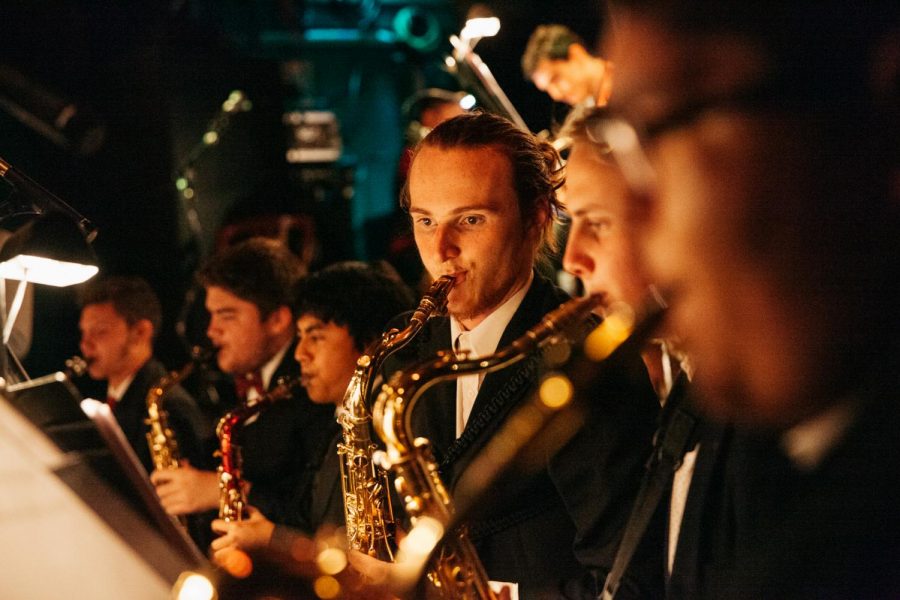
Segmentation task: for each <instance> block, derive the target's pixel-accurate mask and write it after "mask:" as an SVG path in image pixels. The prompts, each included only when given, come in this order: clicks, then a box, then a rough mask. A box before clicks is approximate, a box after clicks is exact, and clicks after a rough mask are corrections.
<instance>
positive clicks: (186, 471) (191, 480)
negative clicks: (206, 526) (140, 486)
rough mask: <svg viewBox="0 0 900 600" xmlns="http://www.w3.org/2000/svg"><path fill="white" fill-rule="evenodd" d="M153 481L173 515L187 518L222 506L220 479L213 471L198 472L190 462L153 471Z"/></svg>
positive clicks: (166, 508)
mask: <svg viewBox="0 0 900 600" xmlns="http://www.w3.org/2000/svg"><path fill="white" fill-rule="evenodd" d="M150 482H151V483H152V484H153V485H154V486H155V487H156V495H157V496H159V501H160V503H161V504H162V506H163V508H164V509H165V510H166V512H167V513H169V514H170V515H175V516H179V515H187V514H191V513H196V512H202V511H204V510H211V509H214V508H218V506H219V476H218V475H217V474H216V473H215V472H213V471H200V470H199V469H195V468H194V467H192V466H191V465H190V463H189V462H187V461H184V464H183V465H182V466H181V467H179V468H177V469H163V470H161V471H160V470H156V471H153V473H151V474H150Z"/></svg>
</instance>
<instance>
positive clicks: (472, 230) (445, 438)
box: [385, 113, 656, 598]
mask: <svg viewBox="0 0 900 600" xmlns="http://www.w3.org/2000/svg"><path fill="white" fill-rule="evenodd" d="M557 161H558V155H557V153H556V151H555V150H554V149H553V148H552V146H550V144H548V143H546V142H542V141H540V140H538V139H537V138H536V137H534V136H533V135H531V134H529V133H527V132H523V131H521V130H519V129H518V128H516V127H515V125H513V124H512V123H510V122H509V121H507V120H505V119H503V118H501V117H498V116H495V115H491V114H487V113H477V114H470V115H464V116H461V117H457V118H455V119H451V120H449V121H446V122H445V123H443V124H441V125H439V126H438V127H436V128H435V129H434V130H433V131H432V132H431V133H430V134H429V135H428V137H426V138H425V139H424V140H423V142H422V143H421V144H420V145H419V146H418V148H417V149H416V152H415V154H414V157H413V162H412V167H411V169H410V177H409V181H408V184H407V187H406V188H405V189H404V192H403V194H402V196H401V203H402V205H403V206H404V207H405V208H406V209H407V210H408V211H409V213H410V216H411V218H412V221H413V231H414V233H415V237H416V244H417V246H418V249H419V252H420V254H421V256H422V260H423V262H424V264H425V267H426V269H427V270H428V272H429V273H430V274H431V276H432V277H439V276H441V275H452V276H453V277H454V278H455V285H454V287H453V289H452V291H451V292H450V294H449V296H448V303H447V311H448V313H449V317H447V318H436V319H431V320H430V321H429V322H428V324H426V326H425V327H424V328H423V330H422V331H421V332H420V333H419V335H418V336H417V337H416V338H415V339H414V340H413V342H412V343H411V344H410V345H409V346H408V347H407V348H406V349H404V350H403V351H401V352H399V353H397V354H395V355H394V356H393V357H392V358H391V359H390V360H389V361H388V362H389V364H386V369H385V371H386V372H388V373H390V372H392V371H394V370H396V369H399V368H403V367H408V366H409V365H410V364H412V363H414V362H416V361H419V360H423V359H427V358H432V357H433V356H434V355H435V353H436V352H437V351H438V350H448V349H453V350H454V351H455V352H457V353H458V354H462V353H463V352H466V353H467V355H468V356H488V355H491V354H493V353H494V352H496V351H497V350H500V349H501V348H504V347H505V346H506V345H508V344H509V343H511V342H512V341H513V340H515V339H517V338H519V337H520V336H522V335H523V334H524V333H525V332H526V331H527V330H528V329H529V328H531V327H533V326H535V325H536V324H537V323H538V322H540V320H541V318H542V317H543V316H544V315H545V314H546V313H547V312H549V311H550V310H552V309H554V308H557V307H558V306H559V305H560V304H561V303H562V302H564V301H565V300H567V299H568V297H567V296H566V295H565V294H564V293H563V292H562V291H561V290H559V289H558V288H556V287H555V286H553V285H552V284H551V283H550V282H549V281H547V280H546V279H544V278H543V277H542V276H541V275H539V274H537V273H536V272H535V271H534V265H535V262H536V260H537V259H538V258H539V255H540V254H541V253H542V252H543V251H546V249H547V248H549V247H552V246H553V245H554V243H555V241H554V239H553V230H552V223H553V220H554V217H555V213H556V211H557V210H558V208H559V201H558V199H557V195H556V190H557V188H558V187H559V186H560V185H561V183H562V173H561V171H560V169H559V168H558V162H557ZM540 371H541V361H540V357H539V356H538V355H537V353H535V354H534V355H531V356H529V357H526V358H525V359H524V360H521V361H520V362H519V363H517V364H515V365H513V366H511V367H509V368H507V369H504V370H501V371H498V372H495V373H488V374H479V373H474V374H470V375H466V376H464V377H460V378H458V379H457V380H456V381H450V382H444V383H439V384H436V385H434V386H432V387H430V388H429V389H428V391H426V392H425V396H424V397H423V399H422V401H421V403H420V404H419V406H418V408H417V409H416V411H415V413H414V414H413V415H412V420H413V424H414V432H415V434H416V435H423V436H424V437H427V438H428V439H430V440H431V442H432V445H433V449H434V451H435V455H436V458H437V460H438V462H439V466H440V469H441V475H442V477H443V478H444V481H445V483H446V484H447V486H448V489H450V490H452V489H453V486H454V485H455V484H456V483H457V482H458V480H459V477H460V476H461V474H462V473H463V471H465V470H466V468H467V467H468V466H469V464H470V463H471V461H472V460H473V458H474V457H475V456H476V455H477V454H478V453H479V452H480V451H481V450H482V449H483V448H484V447H485V445H486V444H487V442H488V441H489V440H490V439H491V438H492V437H493V436H494V434H495V433H496V432H497V431H498V429H499V428H500V427H501V425H502V424H503V423H504V421H505V420H506V418H507V417H508V416H509V415H510V414H511V413H512V412H513V411H514V409H515V408H516V407H517V406H518V405H520V404H521V403H522V402H524V401H525V400H526V399H527V398H529V397H530V395H531V394H532V393H533V392H534V389H535V387H536V384H537V381H538V378H539V375H540ZM645 389H646V390H647V391H649V396H647V395H645V396H643V397H644V398H648V400H647V403H646V404H644V405H643V406H645V407H646V408H647V410H646V414H645V415H644V418H645V419H646V421H647V429H646V431H647V433H646V438H647V439H634V440H627V441H625V443H623V444H621V445H620V446H617V447H618V448H619V451H620V455H619V456H620V458H621V459H622V460H623V461H624V462H628V464H629V465H632V466H633V465H635V464H638V465H639V464H640V461H641V460H642V459H643V457H644V456H645V455H646V454H647V452H648V451H649V435H650V434H649V431H651V430H652V424H653V418H654V414H655V409H656V400H655V397H654V396H653V392H652V389H650V388H649V384H645ZM617 397H618V396H617ZM636 412H640V411H639V410H638V409H636ZM638 437H639V436H638ZM622 471H623V473H624V475H623V477H622V478H621V479H615V480H613V479H611V480H609V482H610V486H611V487H613V488H615V489H613V490H610V497H615V496H616V495H618V494H620V493H621V494H622V496H620V497H628V494H629V493H628V491H627V489H629V488H630V489H634V488H636V485H637V482H638V480H639V476H640V473H639V469H638V472H635V471H634V470H633V469H631V468H630V467H625V468H623V469H622ZM570 475H571V473H570V471H567V470H566V469H561V470H559V471H557V472H555V473H554V472H551V471H550V470H549V469H548V468H547V466H546V465H545V468H544V469H541V470H539V471H538V472H537V473H536V474H534V475H533V476H522V475H519V476H514V477H512V478H511V479H510V480H509V481H508V482H507V483H508V486H507V487H504V488H503V489H500V490H498V492H497V493H496V494H494V495H493V496H492V498H491V501H490V502H487V503H485V504H484V505H483V506H481V507H480V508H479V511H478V513H477V514H476V515H474V516H473V519H472V521H471V522H470V523H469V529H468V531H469V533H470V535H471V537H472V540H473V542H474V543H475V546H476V548H477V550H478V553H479V556H480V557H481V560H482V562H483V563H484V565H485V568H486V570H487V573H488V575H489V576H490V577H491V578H492V579H494V580H497V581H505V582H511V583H515V584H518V587H519V593H520V597H522V598H535V597H537V598H541V597H557V595H558V594H560V593H561V592H560V585H561V581H562V580H567V579H574V578H579V577H581V576H582V575H583V574H584V573H585V569H586V568H587V567H592V566H594V565H593V564H591V565H589V564H587V563H585V564H579V561H578V560H577V559H576V556H575V552H574V550H573V545H574V543H575V540H576V538H577V537H578V538H581V537H582V536H585V537H588V536H592V535H595V536H599V537H602V538H606V537H607V536H610V537H613V538H614V537H615V535H616V532H617V531H618V529H619V528H620V527H621V522H620V519H618V518H616V517H614V515H613V513H612V512H609V513H608V514H607V515H606V516H608V517H610V518H609V519H608V520H602V521H603V522H602V524H601V525H600V530H602V531H598V530H597V529H596V528H595V531H594V532H593V533H589V532H587V531H586V530H582V527H583V526H584V527H590V526H591V523H589V522H588V521H589V519H588V516H587V515H586V513H582V512H579V510H580V507H575V506H573V505H572V503H571V502H572V501H573V500H574V499H575V498H577V497H578V496H580V495H582V496H583V490H580V489H576V488H579V486H580V485H581V483H580V482H579V481H577V480H576V478H572V477H570ZM620 486H621V487H620ZM604 507H605V508H609V506H608V505H606V504H604ZM603 510H604V509H601V510H600V511H598V512H603ZM582 517H584V518H582ZM608 541H609V540H607V542H608ZM583 556H584V555H582V557H583Z"/></svg>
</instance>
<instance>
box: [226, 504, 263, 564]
mask: <svg viewBox="0 0 900 600" xmlns="http://www.w3.org/2000/svg"><path fill="white" fill-rule="evenodd" d="M246 511H247V515H246V516H245V517H244V518H243V520H241V521H226V520H224V519H216V520H214V521H213V522H212V530H213V531H215V532H216V533H219V534H221V535H220V536H219V537H218V538H216V539H214V540H213V541H212V544H210V550H211V551H212V558H213V562H215V563H217V564H220V563H221V562H222V561H223V560H225V559H226V558H227V556H228V555H229V554H230V553H231V551H232V550H244V551H252V550H258V549H260V548H265V547H266V546H268V545H269V542H271V541H272V533H273V532H274V531H275V523H273V522H272V521H270V520H268V519H267V518H266V517H265V516H263V514H262V513H261V512H259V510H258V509H257V508H256V507H254V506H248V507H246Z"/></svg>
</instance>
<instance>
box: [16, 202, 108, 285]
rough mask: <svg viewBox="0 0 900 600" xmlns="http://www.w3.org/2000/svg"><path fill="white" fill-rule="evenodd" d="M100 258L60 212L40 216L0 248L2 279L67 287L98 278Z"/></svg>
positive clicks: (69, 220)
mask: <svg viewBox="0 0 900 600" xmlns="http://www.w3.org/2000/svg"><path fill="white" fill-rule="evenodd" d="M97 271H98V267H97V256H96V255H95V254H94V251H93V249H92V248H91V247H90V245H89V244H88V242H87V240H86V239H85V237H84V234H83V233H82V230H81V229H80V228H79V226H78V225H77V224H76V223H75V222H74V221H72V219H71V218H69V216H68V215H64V214H62V213H59V212H55V211H51V212H47V213H44V214H42V215H39V216H38V217H37V218H36V219H35V220H34V221H31V222H30V223H28V224H26V225H24V226H23V227H21V228H20V229H19V230H18V231H16V232H15V233H14V234H13V235H12V236H11V237H10V238H9V239H7V240H6V243H4V244H3V247H2V248H0V277H2V278H4V279H16V280H19V281H29V282H32V283H42V284H45V285H53V286H58V287H64V286H68V285H74V284H76V283H81V282H83V281H86V280H87V279H90V278H91V277H93V276H94V275H96V274H97Z"/></svg>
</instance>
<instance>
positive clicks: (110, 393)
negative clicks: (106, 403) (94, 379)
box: [106, 373, 137, 400]
mask: <svg viewBox="0 0 900 600" xmlns="http://www.w3.org/2000/svg"><path fill="white" fill-rule="evenodd" d="M136 374H137V373H132V374H131V375H129V376H128V377H126V378H125V379H123V380H122V383H120V384H119V385H117V386H115V387H114V386H111V385H107V386H106V397H107V398H115V399H116V400H121V399H122V396H124V395H125V392H127V391H128V386H130V385H131V382H132V381H134V376H135V375H136Z"/></svg>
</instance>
